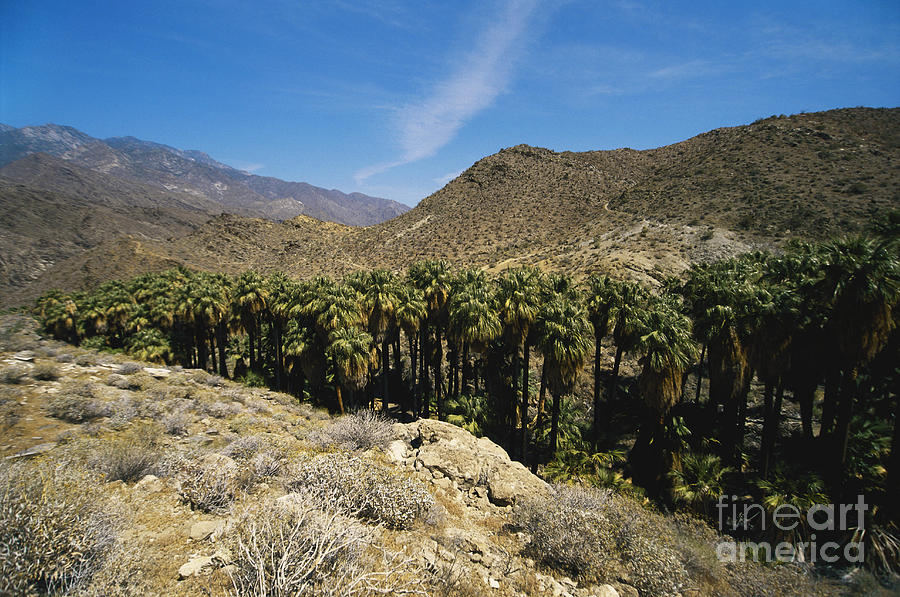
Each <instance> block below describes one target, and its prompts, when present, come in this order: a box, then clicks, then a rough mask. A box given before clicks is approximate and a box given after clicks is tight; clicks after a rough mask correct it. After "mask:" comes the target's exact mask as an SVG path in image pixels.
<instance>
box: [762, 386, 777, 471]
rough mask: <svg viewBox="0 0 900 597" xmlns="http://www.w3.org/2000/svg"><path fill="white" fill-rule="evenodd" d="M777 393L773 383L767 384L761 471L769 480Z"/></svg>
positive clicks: (764, 403) (764, 395) (764, 398)
mask: <svg viewBox="0 0 900 597" xmlns="http://www.w3.org/2000/svg"><path fill="white" fill-rule="evenodd" d="M774 393H775V385H774V384H773V383H772V382H771V381H767V382H766V389H765V391H764V392H763V437H762V444H761V446H760V454H759V470H760V473H761V474H762V478H763V479H768V478H769V460H770V457H771V454H772V440H771V438H772V426H773V425H774V410H773V408H772V407H773V404H772V398H773V395H774Z"/></svg>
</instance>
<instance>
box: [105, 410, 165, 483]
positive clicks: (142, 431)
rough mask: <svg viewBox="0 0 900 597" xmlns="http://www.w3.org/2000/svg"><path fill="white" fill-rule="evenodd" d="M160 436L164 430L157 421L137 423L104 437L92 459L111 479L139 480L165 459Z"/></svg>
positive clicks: (127, 481)
mask: <svg viewBox="0 0 900 597" xmlns="http://www.w3.org/2000/svg"><path fill="white" fill-rule="evenodd" d="M160 435H161V430H160V428H159V426H158V425H156V424H154V423H143V424H140V425H135V426H134V427H132V428H131V429H129V430H127V431H125V432H123V433H120V434H118V435H116V436H115V437H112V438H109V439H105V440H101V441H100V442H99V443H98V444H97V446H96V448H95V449H94V450H93V454H92V456H91V457H90V459H89V461H88V462H89V464H90V466H91V467H92V468H94V469H96V470H98V471H99V472H101V473H103V475H104V476H105V477H106V480H107V481H124V482H126V483H130V482H132V481H137V480H139V479H141V478H143V477H144V475H149V474H151V473H153V472H154V471H155V470H156V467H157V465H158V464H159V462H160V461H161V460H162V458H163V449H162V446H161V445H160V442H159V438H160Z"/></svg>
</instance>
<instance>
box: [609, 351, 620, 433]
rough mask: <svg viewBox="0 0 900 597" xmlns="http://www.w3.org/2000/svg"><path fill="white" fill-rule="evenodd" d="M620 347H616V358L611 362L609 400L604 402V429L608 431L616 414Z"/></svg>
mask: <svg viewBox="0 0 900 597" xmlns="http://www.w3.org/2000/svg"><path fill="white" fill-rule="evenodd" d="M622 352H623V351H622V347H621V346H616V358H615V361H613V370H612V379H610V380H609V398H608V399H607V400H606V410H607V413H606V427H607V429H609V426H610V423H611V422H612V419H613V416H614V415H615V412H616V389H617V386H618V385H619V366H620V365H621V364H622Z"/></svg>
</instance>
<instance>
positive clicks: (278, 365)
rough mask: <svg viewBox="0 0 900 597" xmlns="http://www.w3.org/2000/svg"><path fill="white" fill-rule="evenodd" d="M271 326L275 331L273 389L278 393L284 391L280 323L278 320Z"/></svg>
mask: <svg viewBox="0 0 900 597" xmlns="http://www.w3.org/2000/svg"><path fill="white" fill-rule="evenodd" d="M273 323H274V325H273V326H272V327H273V328H274V331H275V387H276V388H277V389H278V391H281V390H283V389H284V387H283V385H282V384H283V382H284V359H283V355H282V354H281V353H282V350H283V349H282V346H281V336H282V329H281V328H282V323H281V321H280V320H276V321H274V322H273Z"/></svg>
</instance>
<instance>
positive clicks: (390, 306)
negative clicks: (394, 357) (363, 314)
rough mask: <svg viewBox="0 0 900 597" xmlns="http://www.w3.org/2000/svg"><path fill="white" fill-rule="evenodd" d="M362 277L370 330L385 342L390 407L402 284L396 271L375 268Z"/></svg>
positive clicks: (384, 403) (385, 404)
mask: <svg viewBox="0 0 900 597" xmlns="http://www.w3.org/2000/svg"><path fill="white" fill-rule="evenodd" d="M359 281H362V282H363V283H364V289H363V290H362V292H361V294H362V295H363V305H364V306H365V309H366V310H367V311H368V313H369V333H370V334H371V335H372V337H373V338H374V339H375V342H376V343H378V344H381V382H382V396H381V405H382V409H383V410H384V411H387V409H388V402H389V397H388V362H389V358H388V354H389V348H390V340H391V334H392V333H393V332H394V331H395V329H396V326H397V307H398V306H399V304H400V301H401V294H402V291H401V285H400V281H399V280H398V279H397V276H395V275H394V274H393V273H391V272H389V271H387V270H379V269H377V270H374V271H372V272H369V274H368V275H367V276H365V278H364V279H363V278H360V279H359Z"/></svg>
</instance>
